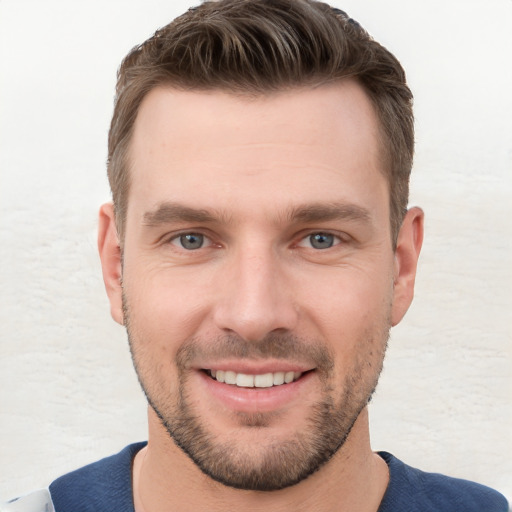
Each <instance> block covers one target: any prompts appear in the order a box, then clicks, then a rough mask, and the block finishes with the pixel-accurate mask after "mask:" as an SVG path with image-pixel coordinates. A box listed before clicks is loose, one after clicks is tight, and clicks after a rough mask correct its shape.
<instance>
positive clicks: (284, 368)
mask: <svg viewBox="0 0 512 512" xmlns="http://www.w3.org/2000/svg"><path fill="white" fill-rule="evenodd" d="M196 369H197V370H224V371H232V372H235V373H244V374H247V375H263V374H265V373H276V372H301V373H304V372H307V371H310V370H314V369H315V368H314V367H313V366H311V365H306V364H300V363H294V362H291V361H283V360H274V361H254V360H253V361H251V360H247V361H241V360H236V361H229V360H223V361H215V362H211V363H206V364H204V365H203V364H202V365H200V366H196Z"/></svg>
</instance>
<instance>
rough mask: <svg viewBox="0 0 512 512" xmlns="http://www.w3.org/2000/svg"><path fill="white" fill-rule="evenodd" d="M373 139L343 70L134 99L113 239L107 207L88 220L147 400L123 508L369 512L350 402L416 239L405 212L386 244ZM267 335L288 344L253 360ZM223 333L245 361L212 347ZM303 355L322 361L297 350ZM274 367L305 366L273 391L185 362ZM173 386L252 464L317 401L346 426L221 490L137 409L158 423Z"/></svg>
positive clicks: (365, 450) (378, 465) (216, 437)
mask: <svg viewBox="0 0 512 512" xmlns="http://www.w3.org/2000/svg"><path fill="white" fill-rule="evenodd" d="M378 140H379V136H378V121H377V118H376V115H375V113H374V110H373V108H372V105H371V102H370V101H369V99H368V98H367V96H366V95H365V93H364V92H363V90H362V89H361V87H360V86H359V85H357V84H356V83H355V82H352V81H348V80H347V81H343V82H340V83H337V84H332V85H328V86H322V87H318V88H316V89H296V90H292V91H287V92H281V93H274V94H272V95H269V96H265V97H257V98H252V99H251V98H247V97H235V96H233V95H229V94H226V93H223V92H221V91H209V92H191V91H177V90H173V89H170V88H157V89H155V90H153V91H151V92H150V93H149V94H148V96H147V97H146V98H145V100H144V102H143V104H142V105H141V108H140V111H139V114H138V118H137V120H136V123H135V131H134V135H133V139H132V142H131V147H130V161H131V163H132V166H131V190H130V194H129V201H128V211H127V219H126V233H125V238H124V240H122V241H120V240H119V239H118V237H117V233H116V230H115V219H114V215H113V208H112V205H111V204H107V205H104V206H103V207H102V208H101V211H100V226H99V250H100V256H101V260H102V266H103V275H104V280H105V285H106V289H107V293H108V295H109V299H110V304H111V312H112V316H113V318H114V319H115V320H116V321H117V322H119V323H121V324H126V323H128V324H129V325H128V327H129V332H130V339H131V348H132V355H133V358H134V361H135V364H136V367H137V372H138V375H139V379H140V380H141V383H142V384H143V387H144V389H145V391H146V394H147V395H148V397H149V398H150V402H151V404H152V406H150V407H149V414H148V418H149V443H148V447H147V448H146V449H145V450H143V451H142V452H139V454H138V455H137V457H136V459H135V464H134V498H135V505H136V508H137V510H139V511H142V510H148V511H149V510H151V511H160V510H162V511H163V510H166V511H168V510H198V509H199V510H205V509H206V508H208V510H226V506H228V505H227V504H229V506H228V508H229V509H235V508H236V507H237V506H240V507H242V508H243V509H244V510H263V509H266V510H276V511H277V510H294V511H297V510H298V511H300V510H313V509H314V510H318V511H322V510H326V511H327V510H351V511H375V510H377V508H378V505H379V503H380V500H381V499H382V496H383V494H384V492H385V489H386V485H387V482H388V474H387V466H386V465H385V463H384V462H383V461H382V459H380V457H378V455H376V454H373V453H372V451H371V447H370V441H369V427H368V413H367V408H366V403H367V401H368V399H369V397H370V395H371V393H372V391H373V388H374V386H375V384H376V381H377V378H378V375H379V373H380V370H381V366H382V360H383V357H384V352H385V347H386V343H387V338H388V331H389V328H390V327H391V326H393V325H396V324H397V323H398V322H400V320H401V319H402V317H403V315H404V314H405V312H406V311H407V309H408V307H409V305H410V303H411V300H412V297H413V289H414V278H415V273H416V265H417V260H418V256H419V251H420V248H421V243H422V236H423V213H422V212H421V210H420V209H418V208H412V209H411V210H409V212H408V213H407V215H406V217H405V219H404V222H403V225H402V228H401V230H400V233H399V236H398V241H397V248H396V250H395V251H393V249H392V241H391V234H390V224H389V190H388V184H387V181H386V178H385V177H384V172H383V169H382V168H381V165H382V164H381V159H380V152H379V143H378ZM190 209H193V210H194V211H193V212H192V213H193V215H192V214H191V211H190ZM198 212H199V213H198ZM204 212H208V216H205V215H204ZM184 214H186V215H184ZM183 233H197V234H201V235H203V236H204V237H205V243H204V245H203V246H202V247H200V248H199V249H197V250H187V249H185V248H183V246H182V245H180V238H179V235H181V234H183ZM315 233H325V234H328V235H333V238H332V241H333V245H332V246H331V247H328V248H325V249H318V248H315V247H313V246H312V245H311V238H310V237H311V235H312V234H315ZM121 247H122V249H121ZM121 253H122V261H123V264H122V265H121ZM121 278H122V286H121ZM123 294H124V308H123ZM127 313H128V314H129V318H127ZM128 320H129V321H128ZM273 335H274V336H281V337H283V340H284V338H286V339H287V340H288V341H289V340H293V342H294V343H297V352H296V353H295V352H294V351H293V350H291V351H290V354H289V355H284V356H283V355H282V354H278V355H277V356H275V355H273V354H271V353H269V352H265V353H264V354H260V353H258V350H259V349H258V347H259V348H260V349H262V347H265V346H266V345H265V340H267V339H268V338H269V336H273ZM228 338H230V339H235V340H238V341H239V345H240V346H242V347H244V349H245V350H246V351H247V354H248V356H247V357H243V356H242V355H241V354H240V353H238V352H237V351H236V350H235V351H234V352H233V353H230V352H229V344H227V342H226V340H227V339H228ZM191 345H193V346H194V347H195V348H196V350H195V352H193V353H192V355H191V357H190V358H189V360H187V362H186V364H182V365H181V366H180V364H181V362H182V359H181V356H182V355H183V352H184V350H185V353H189V352H186V349H187V347H190V346H191ZM212 347H213V348H212ZM226 347H228V348H226ZM315 350H317V351H319V352H320V353H322V354H326V355H328V358H329V361H330V366H329V365H326V366H325V367H324V366H322V364H321V363H320V362H319V359H317V358H315V357H314V356H311V357H310V356H309V354H311V353H312V352H311V351H313V352H314V351H315ZM286 365H287V368H288V369H289V368H292V369H294V370H300V371H303V372H305V371H307V372H308V373H307V378H302V379H299V381H297V383H295V384H293V385H291V387H290V388H288V389H289V390H291V391H289V392H287V393H284V394H283V396H281V398H280V399H279V400H277V399H276V398H275V397H276V394H275V393H276V391H275V390H276V389H279V388H270V391H269V390H265V391H263V392H260V391H259V390H250V391H248V392H247V390H242V391H240V392H238V391H234V392H232V390H233V387H232V386H231V387H229V389H228V385H225V384H223V385H217V384H215V383H214V385H212V384H211V383H212V382H213V381H212V380H211V379H210V378H209V377H207V376H205V373H204V371H202V370H203V369H212V368H213V369H215V368H217V369H228V368H231V367H234V368H236V369H237V370H238V371H243V372H244V373H256V374H257V373H264V371H279V370H280V369H281V368H283V366H286ZM327 367H329V368H328V370H327ZM226 389H228V391H227V392H226ZM180 391H181V392H185V393H186V401H187V404H188V408H189V410H191V411H193V413H194V416H195V418H196V420H197V421H198V422H199V423H200V424H201V425H202V426H203V427H204V430H205V431H206V432H208V433H209V435H211V437H212V443H213V444H214V445H216V446H220V447H226V446H229V447H234V448H233V449H234V452H235V453H236V454H238V455H240V458H241V459H242V460H244V461H245V462H244V464H251V465H254V466H258V464H259V463H261V461H262V460H263V457H264V455H265V453H271V452H272V449H273V448H272V447H275V446H279V445H283V443H285V442H287V441H290V440H294V439H297V438H298V437H299V436H300V435H301V433H304V432H306V433H307V434H308V435H309V433H310V431H311V425H310V424H309V421H308V420H309V419H310V418H311V417H312V415H313V411H314V408H315V404H318V403H320V402H322V401H325V400H327V399H329V400H331V401H332V403H333V404H334V407H335V410H342V411H345V412H346V413H347V414H351V415H352V416H353V420H354V421H355V423H354V425H353V427H352V428H351V429H350V426H349V427H348V431H349V433H348V432H347V433H348V437H347V439H346V441H345V442H344V444H343V446H342V447H341V448H340V449H339V450H337V451H336V453H335V454H334V455H333V456H332V457H331V458H330V460H328V461H327V462H326V463H325V464H323V465H321V466H320V467H319V468H318V470H317V471H316V472H314V473H313V474H312V475H311V476H309V477H308V478H305V479H303V480H301V481H300V482H299V483H296V484H295V485H291V486H288V487H285V488H283V489H281V490H275V491H272V492H262V491H254V490H241V489H235V488H233V487H230V486H227V485H223V484H221V483H219V482H217V481H215V480H213V479H212V478H210V477H209V476H207V475H205V474H204V473H203V472H202V471H201V470H200V469H199V468H198V466H197V465H196V464H194V462H192V460H191V459H190V458H189V457H188V456H187V455H186V454H185V453H184V452H183V451H182V450H181V449H180V448H179V447H178V446H177V445H176V443H175V442H174V440H173V439H172V438H171V437H170V436H169V433H168V431H167V429H166V428H165V426H164V425H163V424H162V421H161V419H160V418H159V416H158V414H157V413H156V412H155V408H156V409H157V410H158V411H159V414H160V416H163V417H164V418H166V417H167V416H168V417H169V418H170V420H172V419H173V418H174V417H175V416H176V415H177V413H179V412H180V411H179V410H178V409H177V408H176V407H177V405H176V404H177V403H178V396H179V393H180ZM247 393H252V394H251V395H248V394H247ZM265 393H266V394H265ZM248 397H249V398H248ZM347 397H349V399H348V398H347ZM258 422H259V423H258ZM220 452H221V453H223V452H222V451H220ZM226 457H228V455H226Z"/></svg>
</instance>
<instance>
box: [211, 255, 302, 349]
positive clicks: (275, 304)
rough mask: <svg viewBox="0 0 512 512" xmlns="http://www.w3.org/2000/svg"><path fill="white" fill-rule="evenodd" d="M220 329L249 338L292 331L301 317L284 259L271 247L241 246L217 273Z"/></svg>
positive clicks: (216, 310) (215, 319)
mask: <svg viewBox="0 0 512 512" xmlns="http://www.w3.org/2000/svg"><path fill="white" fill-rule="evenodd" d="M218 277H219V278H220V282H218V283H219V284H218V286H219V290H221V293H220V294H219V295H220V297H219V300H218V301H217V302H216V305H215V311H214V321H215V324H216V326H217V328H219V329H221V330H222V331H224V332H229V333H231V334H233V333H235V334H237V335H238V336H240V337H242V338H243V339H245V340H247V341H258V340H262V339H263V338H264V337H265V336H266V335H268V334H270V333H271V332H274V331H292V330H293V329H294V328H295V326H296V324H297V320H298V311H297V307H296V305H295V303H294V298H293V287H292V286H291V283H290V280H289V279H288V278H287V272H286V268H285V262H283V261H280V259H279V257H278V256H277V255H276V254H274V253H273V251H272V250H266V251H256V250H251V249H249V248H247V249H246V250H243V249H241V250H240V251H239V252H238V253H237V254H236V255H235V256H234V257H233V258H230V261H229V262H226V265H225V268H224V269H223V271H222V272H221V275H219V276H218Z"/></svg>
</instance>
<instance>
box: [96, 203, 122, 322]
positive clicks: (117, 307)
mask: <svg viewBox="0 0 512 512" xmlns="http://www.w3.org/2000/svg"><path fill="white" fill-rule="evenodd" d="M98 251H99V254H100V259H101V268H102V271H103V282H104V283H105V289H106V291H107V295H108V298H109V301H110V313H111V315H112V318H113V319H114V320H115V321H116V322H118V323H119V324H121V325H123V300H122V297H123V293H122V286H121V277H122V269H121V247H120V244H119V237H118V235H117V229H116V223H115V217H114V206H113V204H112V203H106V204H104V205H103V206H102V207H101V208H100V212H99V222H98Z"/></svg>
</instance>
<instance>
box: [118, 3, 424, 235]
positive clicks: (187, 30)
mask: <svg viewBox="0 0 512 512" xmlns="http://www.w3.org/2000/svg"><path fill="white" fill-rule="evenodd" d="M343 78H352V79H355V80H357V81H358V82H359V83H360V84H361V86H362V87H363V88H364V89H365V91H366V93H367V94H368V96H369V98H370V99H371V101H372V102H373V105H374V107H375V110H376V112H377V115H378V118H379V121H380V128H381V138H382V144H381V145H382V149H383V152H382V156H383V160H384V166H383V167H384V168H385V172H386V177H387V180H388V183H389V189H390V223H391V233H392V237H393V244H395V242H396V237H397V235H398V231H399V229H400V226H401V223H402V220H403V217H404V215H405V212H406V209H407V202H408V195H409V176H410V172H411V167H412V159H413V152H414V121H413V113H412V94H411V91H410V90H409V88H408V86H407V84H406V80H405V73H404V70H403V68H402V66H401V65H400V63H399V62H398V60H397V59H396V58H395V57H394V56H393V55H392V54H391V53H390V52H389V51H388V50H386V49H385V48H384V47H383V46H381V45H380V44H379V43H377V42H376V41H374V40H373V39H372V38H371V37H370V36H369V35H368V33H367V32H366V31H365V30H364V29H363V28H362V27H361V26H360V25H359V24H358V23H357V22H356V21H354V20H353V19H351V18H349V17H348V16H347V14H346V13H345V12H343V11H340V10H339V9H335V8H332V7H331V6H329V5H327V4H325V3H321V2H317V1H315V0H218V1H208V2H205V3H203V4H201V5H200V6H199V7H194V8H191V9H189V10H188V11H187V12H186V13H185V14H183V15H181V16H179V17H178V18H176V19H175V20H174V21H172V22H171V23H169V24H168V25H167V26H165V27H164V28H162V29H159V30H157V31H156V33H155V34H154V35H153V36H152V37H151V38H150V39H148V40H147V41H146V42H144V43H143V44H142V45H140V46H137V47H135V48H133V49H132V50H131V52H130V53H129V54H128V55H127V56H126V58H125V59H124V60H123V62H122V64H121V67H120V69H119V73H118V81H117V89H116V100H115V108H114V115H113V118H112V123H111V126H110V132H109V140H108V177H109V181H110V187H111V189H112V195H113V201H114V208H115V215H116V224H117V229H118V233H119V236H120V237H121V240H122V238H123V236H124V230H125V226H124V224H125V220H126V209H127V200H128V192H129V187H130V175H129V161H128V149H129V144H130V139H131V135H132V132H133V126H134V123H135V119H136V117H137V112H138V109H139V107H140V104H141V102H142V100H143V99H144V97H145V96H146V94H147V93H148V92H149V91H150V90H152V89H154V88H155V87H157V86H159V85H169V86H171V87H175V88H178V89H186V90H211V89H220V90H223V91H227V92H232V93H233V94H242V95H244V94H245V95H258V94H268V93H271V92H273V91H278V90H283V89H287V88H293V87H298V86H303V87H304V86H305V87H307V86H316V85H320V84H323V83H328V82H332V81H335V80H341V79H343Z"/></svg>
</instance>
